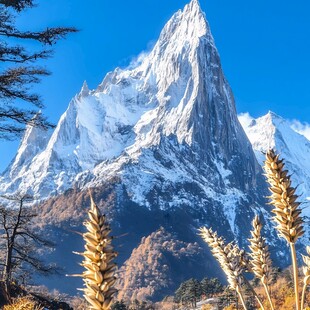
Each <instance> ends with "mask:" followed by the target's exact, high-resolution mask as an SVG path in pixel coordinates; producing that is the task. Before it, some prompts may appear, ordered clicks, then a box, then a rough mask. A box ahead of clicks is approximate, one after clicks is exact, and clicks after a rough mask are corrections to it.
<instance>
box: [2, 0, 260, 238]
mask: <svg viewBox="0 0 310 310" xmlns="http://www.w3.org/2000/svg"><path fill="white" fill-rule="evenodd" d="M25 143H26V144H27V142H24V141H23V142H22V144H21V146H20V149H19V154H22V153H23V149H24V148H25V145H24V144H25ZM18 156H21V155H18ZM16 163H18V161H16ZM15 171H16V172H15V173H11V171H10V169H8V170H7V171H6V173H4V175H3V176H2V178H1V183H0V184H1V185H0V191H2V192H4V191H5V192H10V191H11V192H14V191H16V190H19V191H24V192H30V193H31V194H34V195H36V197H38V198H39V199H46V198H48V197H50V196H52V195H57V194H59V193H62V192H64V191H65V190H66V189H68V188H70V187H79V188H82V189H83V188H87V187H94V186H100V185H102V184H104V183H105V182H107V181H109V180H111V179H112V178H114V177H115V176H117V177H119V178H120V179H121V182H122V184H123V185H124V187H125V188H126V191H127V194H128V195H129V196H130V198H131V199H132V201H133V202H135V203H137V204H139V205H141V206H146V207H147V208H149V209H152V208H155V206H156V208H160V209H169V208H172V207H176V206H187V207H188V208H189V209H192V210H196V208H201V209H202V210H204V212H207V211H206V210H209V209H210V208H214V209H217V211H216V212H217V213H218V214H220V213H221V214H222V216H223V217H224V218H226V220H227V221H228V223H229V225H230V231H231V233H232V234H231V236H230V237H233V236H237V235H238V238H240V240H241V239H242V238H241V231H240V229H243V228H244V227H243V225H244V223H243V221H247V222H249V221H248V220H246V219H247V218H250V217H251V216H252V215H253V212H254V210H256V211H257V210H259V208H260V207H259V206H263V205H264V201H263V198H261V196H262V195H261V192H263V191H264V187H263V186H261V184H262V183H263V179H262V177H261V168H260V166H259V165H258V163H257V161H256V158H255V155H254V153H253V150H252V147H251V144H250V142H249V141H248V139H247V137H246V135H245V133H244V131H243V129H242V127H241V125H240V123H239V122H238V118H237V115H236V110H235V103H234V98H233V94H232V91H231V89H230V86H229V85H228V83H227V81H226V79H225V77H224V74H223V71H222V68H221V63H220V58H219V55H218V52H217V49H216V47H215V44H214V40H213V37H212V35H211V32H210V29H209V25H208V22H207V21H206V18H205V15H204V13H203V12H202V11H201V8H200V6H199V3H198V1H197V0H192V1H191V2H190V3H189V4H188V5H186V6H185V7H184V9H183V10H179V11H178V12H177V13H175V14H174V15H173V16H172V18H171V19H170V20H169V21H168V23H167V24H166V25H165V27H164V29H163V30H162V32H161V34H160V37H159V39H158V41H157V43H156V44H155V46H154V48H153V50H152V51H151V52H150V53H149V54H148V55H145V57H143V58H142V59H140V62H139V63H138V64H137V65H136V66H135V67H132V66H131V67H130V68H126V69H123V70H122V69H119V68H117V69H115V70H114V71H113V72H110V73H108V74H107V75H106V77H105V78H104V80H103V82H102V83H101V84H100V85H99V86H98V88H97V89H96V90H89V89H88V87H87V84H86V83H84V85H83V87H82V90H81V92H80V93H79V94H77V95H76V96H75V97H74V98H73V99H72V100H71V102H70V104H69V107H68V109H67V111H66V112H65V113H64V114H63V115H62V117H61V118H60V120H59V122H58V125H57V127H56V129H55V130H54V132H53V133H52V135H51V137H50V138H49V141H48V143H47V145H46V147H45V148H40V149H39V151H38V152H36V153H34V154H30V155H29V156H28V161H27V167H26V168H25V166H24V164H23V163H22V162H20V164H19V165H18V168H16V169H15ZM257 189H258V190H257ZM208 212H209V211H208ZM262 212H263V210H262ZM241 214H242V216H240V215H241ZM221 225H225V223H224V222H223V221H221ZM246 225H248V226H249V223H247V224H246Z"/></svg>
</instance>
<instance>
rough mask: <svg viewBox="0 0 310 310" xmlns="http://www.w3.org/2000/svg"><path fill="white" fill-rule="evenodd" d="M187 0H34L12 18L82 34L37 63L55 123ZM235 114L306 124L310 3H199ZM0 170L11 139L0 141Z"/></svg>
mask: <svg viewBox="0 0 310 310" xmlns="http://www.w3.org/2000/svg"><path fill="white" fill-rule="evenodd" d="M187 2H188V1H184V0H179V1H173V0H170V1H158V0H134V1H125V0H113V1H102V0H93V1H91V2H88V3H87V4H86V2H85V1H81V0H66V1H62V0H53V1H42V0H41V1H39V0H38V7H37V8H35V9H31V10H28V11H27V12H25V13H23V14H22V15H21V16H19V17H18V18H17V24H18V25H19V26H20V27H24V28H25V29H29V28H31V29H34V30H37V29H40V28H42V27H52V26H57V25H62V26H66V25H67V26H70V25H74V26H76V27H77V28H79V29H81V32H79V33H77V34H73V35H70V36H69V37H68V38H67V39H66V40H63V41H61V42H59V43H58V44H57V45H56V46H55V54H54V57H53V58H52V59H50V60H48V61H46V62H44V65H45V66H46V67H47V68H48V69H49V70H50V71H52V73H53V74H52V76H50V77H48V78H45V79H44V80H43V81H42V83H41V84H40V85H38V86H36V87H35V89H36V90H37V91H38V92H39V93H40V94H41V95H42V96H43V98H44V102H45V105H46V109H45V113H46V115H48V116H49V118H50V120H51V121H53V122H54V123H57V121H58V119H59V117H60V115H61V114H62V113H63V112H64V111H65V109H66V108H67V105H68V103H69V101H70V99H71V98H72V97H73V96H74V94H75V93H76V92H78V91H79V89H80V88H81V86H82V83H83V81H84V80H87V82H88V84H89V87H90V88H95V87H96V86H97V85H98V84H99V83H100V82H101V81H102V79H103V77H104V76H105V74H106V73H107V72H108V71H111V70H113V69H114V68H115V67H117V66H120V67H125V66H126V65H128V64H129V62H130V61H131V60H132V59H133V58H134V57H135V56H137V55H138V54H139V53H141V52H142V51H144V50H149V49H150V48H151V47H152V45H153V44H154V42H155V41H156V39H157V38H158V36H159V33H160V30H161V29H162V27H163V26H164V24H165V23H166V22H167V21H168V19H169V18H170V17H171V15H172V14H173V13H174V12H175V11H177V10H178V9H180V8H183V6H184V5H185V4H186V3H187ZM200 4H201V7H202V9H203V10H204V11H205V12H206V16H207V19H208V21H209V24H210V27H211V31H212V33H213V36H214V38H215V43H216V45H217V48H218V50H219V53H220V56H221V61H222V65H223V69H224V72H225V75H226V77H227V79H228V81H229V83H230V85H231V87H232V89H233V92H234V95H235V99H236V106H237V111H238V113H241V112H250V114H251V115H253V116H254V117H258V116H261V115H263V114H265V113H267V112H268V110H272V111H274V112H276V113H277V114H280V115H281V116H283V117H284V118H288V119H298V120H300V121H302V122H309V123H310V92H309V89H310V87H309V86H310V74H309V72H310V57H309V55H310V19H309V11H310V3H309V1H307V0H300V1H295V2H294V3H293V2H292V1H286V0H284V1H283V0H282V1H278V0H274V1H266V0H261V1H244V0H242V1H241V0H235V1H231V0H201V1H200ZM0 143H1V148H2V150H3V152H2V160H1V163H0V169H1V170H2V169H4V168H5V167H6V166H7V164H8V163H9V161H10V159H11V158H12V157H13V156H14V154H15V152H16V148H17V146H18V141H15V142H13V143H12V142H0Z"/></svg>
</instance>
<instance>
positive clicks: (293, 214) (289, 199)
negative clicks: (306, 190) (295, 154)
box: [264, 150, 304, 310]
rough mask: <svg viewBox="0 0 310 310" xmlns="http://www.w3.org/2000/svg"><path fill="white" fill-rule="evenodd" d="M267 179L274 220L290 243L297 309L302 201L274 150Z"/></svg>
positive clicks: (267, 165) (268, 160) (269, 155)
mask: <svg viewBox="0 0 310 310" xmlns="http://www.w3.org/2000/svg"><path fill="white" fill-rule="evenodd" d="M264 170H265V172H266V176H267V181H268V183H269V184H270V187H269V190H270V192H271V196H270V197H269V198H270V200H271V201H270V204H272V205H273V206H274V209H273V210H272V212H273V213H274V217H273V219H274V221H275V222H276V223H277V226H276V229H277V230H278V231H279V233H280V236H282V237H283V238H284V239H285V240H286V241H287V242H288V243H289V245H290V248H291V255H292V263H293V271H294V287H295V303H296V309H297V310H299V309H300V304H299V292H298V266H297V257H296V249H295V243H296V241H297V239H298V238H299V237H301V236H302V235H303V234H304V230H303V220H302V218H301V209H300V208H299V206H300V203H299V202H297V199H298V196H297V195H295V192H296V188H295V187H292V186H291V179H290V176H289V175H288V171H287V170H284V163H283V159H279V155H277V154H276V153H275V152H274V151H273V150H269V151H268V152H267V153H266V161H265V165H264Z"/></svg>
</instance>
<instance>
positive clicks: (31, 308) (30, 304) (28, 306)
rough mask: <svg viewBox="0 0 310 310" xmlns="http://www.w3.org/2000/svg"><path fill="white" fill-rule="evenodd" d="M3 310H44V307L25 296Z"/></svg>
mask: <svg viewBox="0 0 310 310" xmlns="http://www.w3.org/2000/svg"><path fill="white" fill-rule="evenodd" d="M3 310H43V307H41V306H39V305H38V304H37V303H36V302H35V301H34V300H33V299H32V298H30V297H27V296H25V297H20V298H17V299H15V300H14V301H13V303H12V304H11V305H6V306H4V308H3Z"/></svg>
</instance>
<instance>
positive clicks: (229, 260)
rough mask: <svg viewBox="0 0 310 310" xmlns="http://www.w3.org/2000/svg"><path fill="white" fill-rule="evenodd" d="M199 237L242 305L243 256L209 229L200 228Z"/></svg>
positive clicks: (242, 253)
mask: <svg viewBox="0 0 310 310" xmlns="http://www.w3.org/2000/svg"><path fill="white" fill-rule="evenodd" d="M199 231H200V235H201V237H202V238H203V239H204V241H205V242H206V243H207V244H208V245H209V247H210V249H211V252H212V254H213V256H214V257H215V258H216V259H217V261H218V262H219V264H220V266H221V268H222V269H223V271H224V272H225V274H226V277H227V281H228V283H229V285H230V287H231V288H232V289H234V290H236V291H237V293H238V294H239V297H240V299H241V302H242V304H244V298H243V296H242V293H241V285H242V283H243V276H242V273H243V272H244V271H245V269H246V267H245V265H246V264H245V256H244V252H243V251H241V250H240V249H239V248H238V247H237V246H236V245H235V244H233V243H232V242H230V243H228V244H225V241H224V239H223V238H222V237H219V236H218V235H217V233H216V232H213V231H212V229H211V228H207V227H202V228H200V230H199Z"/></svg>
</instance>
